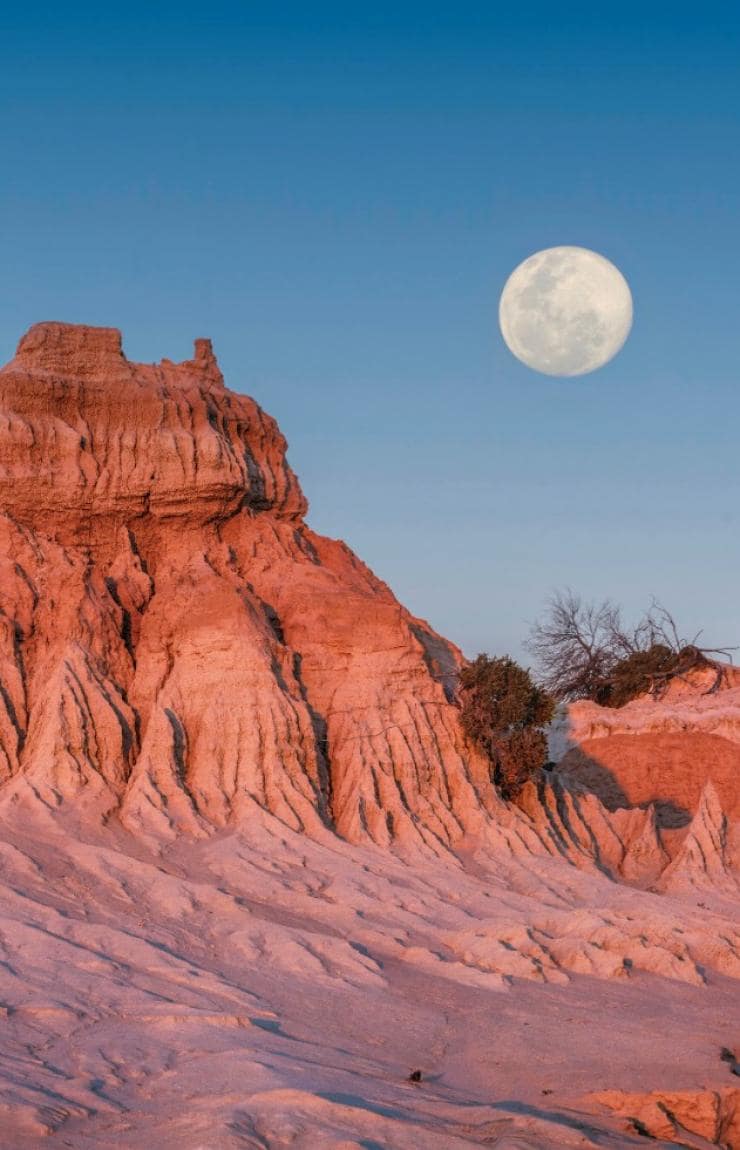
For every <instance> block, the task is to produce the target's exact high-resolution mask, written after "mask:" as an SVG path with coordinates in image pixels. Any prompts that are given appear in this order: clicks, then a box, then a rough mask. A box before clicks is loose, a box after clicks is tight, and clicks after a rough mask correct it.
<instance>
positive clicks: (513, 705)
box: [459, 654, 555, 798]
mask: <svg viewBox="0 0 740 1150" xmlns="http://www.w3.org/2000/svg"><path fill="white" fill-rule="evenodd" d="M459 702H460V721H461V724H462V728H463V730H464V731H465V734H466V735H467V736H468V738H469V739H470V740H471V742H473V743H475V745H476V746H477V747H479V748H480V750H482V751H483V752H484V754H485V755H486V756H487V757H488V759H489V762H490V764H491V777H492V779H493V782H494V783H495V784H496V786H498V787H499V789H500V790H501V793H502V794H503V795H504V797H505V798H513V797H514V796H515V795H516V794H517V793H518V792H519V791H520V790H521V788H522V786H523V785H524V783H525V782H526V781H527V779H529V778H531V777H532V775H533V774H534V773H535V772H536V771H537V770H538V769H539V768H540V767H542V766H543V764H544V763H545V761H546V760H547V739H546V737H545V735H544V732H543V731H542V730H541V729H540V728H542V727H543V726H544V725H545V724H546V723H549V721H550V719H551V718H552V716H553V712H554V709H555V704H554V701H553V699H552V698H551V696H550V695H548V694H547V692H546V691H544V690H543V689H542V688H541V687H538V686H537V684H536V683H535V682H534V680H533V679H532V676H531V675H530V673H529V671H527V670H525V669H524V668H523V667H520V666H519V664H518V663H515V662H514V660H513V659H511V658H509V656H508V655H503V656H500V657H498V658H490V657H489V656H488V655H484V654H482V655H478V657H477V659H474V660H473V661H472V662H471V663H468V664H467V665H466V666H465V667H463V669H462V670H461V672H460V677H459Z"/></svg>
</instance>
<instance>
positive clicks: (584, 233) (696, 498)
mask: <svg viewBox="0 0 740 1150" xmlns="http://www.w3.org/2000/svg"><path fill="white" fill-rule="evenodd" d="M8 8H15V11H12V10H11V11H8V10H7V9H8ZM152 8H156V11H152V10H151V9H152ZM505 8H508V5H507V6H504V5H499V4H493V5H491V4H480V5H476V4H466V3H457V4H455V5H452V4H450V5H445V6H435V5H433V4H432V5H430V4H425V5H415V4H408V3H403V0H399V3H398V4H396V5H394V6H393V7H392V8H391V6H389V5H388V6H386V5H383V4H373V5H370V4H365V3H358V4H351V5H347V4H343V5H339V4H337V5H330V4H324V3H321V2H317V3H314V4H310V5H309V4H305V3H302V4H279V5H276V4H269V5H268V4H250V3H239V4H236V3H224V2H222V0H213V2H212V3H210V4H209V5H207V6H204V5H200V4H199V5H195V4H192V5H191V4H188V3H180V4H178V5H176V6H175V5H170V4H168V3H166V2H165V3H161V4H157V5H154V6H145V5H143V4H140V3H137V2H133V3H128V4H125V5H123V4H117V3H112V4H109V5H97V4H96V5H93V4H76V3H69V4H64V5H58V4H57V5H54V6H52V5H44V4H33V3H31V4H29V5H28V6H26V7H24V8H23V9H21V6H20V5H18V6H9V5H6V6H4V7H3V13H2V15H1V16H0V260H1V261H2V262H1V266H2V271H3V287H2V295H1V298H0V359H2V361H6V360H7V359H9V358H10V357H11V355H12V352H13V349H14V347H15V344H16V342H17V339H18V337H19V336H20V334H21V333H22V332H23V331H24V330H25V329H26V328H27V327H28V326H29V325H30V324H31V323H33V322H36V321H39V320H44V319H59V320H66V321H70V322H83V323H91V324H105V325H114V326H117V327H120V328H121V329H122V330H123V333H124V346H125V348H126V352H127V354H128V355H129V357H130V358H133V359H140V360H144V361H151V360H156V359H160V358H162V357H164V356H167V357H170V358H173V359H184V358H187V357H189V355H190V352H191V346H192V339H193V338H194V337H196V336H202V335H205V336H210V337H211V338H212V339H213V340H214V343H215V347H216V351H217V353H218V355H219V359H220V362H221V365H222V368H223V370H224V373H225V375H226V380H227V383H228V384H229V385H230V386H231V387H232V388H234V389H235V390H239V391H246V392H248V393H250V394H252V395H254V396H255V398H256V399H257V400H258V401H259V402H260V403H261V404H262V406H263V407H265V408H266V409H267V410H268V411H269V412H270V413H271V414H273V415H274V416H276V418H277V419H278V421H279V423H280V426H281V428H282V429H283V431H284V432H285V434H286V436H287V437H288V440H289V443H290V459H291V462H292V464H293V466H294V468H295V469H296V471H297V472H298V474H299V476H300V479H301V482H302V484H303V487H304V489H305V491H306V494H307V495H308V498H309V501H310V503H311V511H310V514H309V522H310V523H311V525H312V526H313V527H314V528H315V529H317V530H319V531H322V532H324V533H326V534H329V535H332V536H337V537H341V538H344V539H345V540H347V542H348V543H349V544H350V545H351V546H352V547H354V548H355V550H356V551H357V552H358V553H359V555H360V556H361V557H362V558H363V559H364V560H365V561H366V562H368V563H369V564H370V565H371V566H372V567H373V569H374V570H375V571H376V573H377V574H378V575H380V576H381V577H382V578H384V579H385V580H387V581H388V582H389V583H390V585H391V586H392V587H393V589H394V590H395V592H396V593H397V594H398V596H399V598H401V599H402V601H404V602H405V603H406V604H407V606H409V607H410V608H411V609H412V610H413V611H415V612H416V613H417V614H420V615H422V616H424V617H426V618H428V619H429V621H430V622H431V623H432V624H433V625H434V626H435V627H436V628H437V629H438V630H440V631H442V632H443V633H445V634H446V635H448V636H449V637H450V638H452V639H453V640H455V641H456V642H458V643H460V645H461V646H462V647H463V649H464V650H465V651H466V653H468V654H475V653H476V652H477V651H478V650H482V649H484V650H488V651H491V652H500V653H502V652H505V651H511V652H512V653H513V654H515V655H517V656H519V655H521V654H522V647H521V643H522V640H523V638H524V637H525V635H526V631H527V627H528V623H529V622H530V621H531V620H533V619H534V618H535V617H536V616H537V615H538V613H539V612H540V610H541V608H542V605H543V601H544V600H545V598H546V597H547V595H548V594H549V593H550V592H551V591H553V590H554V589H555V588H557V587H562V586H564V585H570V586H572V587H574V588H576V589H578V590H580V591H582V592H583V593H584V594H585V595H586V596H593V597H602V596H610V597H612V598H614V599H615V600H617V601H619V602H622V603H623V604H624V605H625V607H626V609H627V613H628V614H630V613H632V612H634V611H637V610H639V608H640V607H642V606H643V605H646V604H647V603H648V602H649V599H650V597H651V596H652V595H657V596H659V597H660V598H661V599H662V600H664V601H665V603H666V604H667V605H668V606H669V607H670V608H671V609H672V610H673V612H674V614H675V615H676V617H677V618H678V619H679V621H680V622H681V623H682V625H683V630H684V631H685V632H686V633H693V632H694V631H695V630H697V629H698V628H700V627H704V628H705V632H704V634H705V638H706V641H707V642H708V643H709V642H711V643H731V642H735V641H737V642H740V611H738V605H737V604H738V571H740V479H739V477H738V431H739V429H740V395H739V390H738V367H739V365H740V227H739V226H738V224H739V221H740V80H739V66H738V60H740V14H738V11H737V8H736V6H735V5H733V4H731V3H726V4H713V3H711V2H710V3H704V4H702V5H701V6H699V5H694V4H692V5H682V4H680V3H675V4H672V5H670V6H669V5H667V4H665V5H664V4H662V3H659V2H658V3H651V4H642V5H637V4H631V3H621V4H619V5H612V4H610V3H606V4H603V5H600V6H596V5H593V4H591V5H588V6H587V5H585V4H580V3H570V4H569V3H562V4H552V3H549V4H544V3H529V4H526V3H525V4H522V5H520V6H519V7H518V9H517V12H516V13H514V12H507V11H505V10H504V9H505ZM556 244H577V245H582V246H584V247H589V248H593V249H595V250H596V251H599V252H601V253H603V254H604V255H605V256H607V257H608V258H609V259H610V260H612V261H613V262H614V263H616V265H617V266H618V267H619V268H620V270H621V271H622V272H623V274H624V275H625V276H626V278H627V280H628V281H629V283H630V287H631V289H632V293H633V297H634V304H635V320H634V327H633V330H632V334H631V336H630V338H629V340H628V342H627V344H626V346H625V348H624V349H623V351H622V352H621V353H620V355H619V356H618V357H617V358H616V359H615V360H614V361H613V362H612V363H611V364H609V365H607V366H606V367H605V368H604V369H602V370H601V371H599V372H597V373H595V374H593V375H587V376H584V377H580V378H577V379H564V380H559V379H552V378H548V377H545V376H540V375H537V374H535V373H533V372H531V371H529V370H528V369H527V368H526V367H524V366H523V365H522V364H520V363H519V362H518V361H516V360H515V359H514V358H513V357H512V356H511V355H510V353H509V352H508V351H507V350H506V348H505V346H504V345H503V343H502V341H501V338H500V335H499V332H498V326H497V308H498V298H499V294H500V291H501V288H502V287H503V284H504V282H505V280H506V278H507V276H508V275H509V273H510V272H511V271H512V269H513V268H514V267H515V266H516V264H518V263H519V262H520V261H521V260H522V259H524V258H525V257H526V256H528V255H530V254H531V253H532V252H534V251H536V250H538V249H540V248H543V247H548V246H551V245H556Z"/></svg>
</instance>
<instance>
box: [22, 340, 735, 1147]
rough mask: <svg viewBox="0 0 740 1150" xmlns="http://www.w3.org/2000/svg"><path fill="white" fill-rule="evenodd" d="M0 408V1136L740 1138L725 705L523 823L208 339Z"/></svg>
mask: <svg viewBox="0 0 740 1150" xmlns="http://www.w3.org/2000/svg"><path fill="white" fill-rule="evenodd" d="M0 396H1V397H2V413H1V414H0V501H1V503H2V508H3V511H4V514H3V515H2V516H0V537H1V539H2V546H1V547H0V564H1V565H2V566H1V569H0V688H1V689H0V856H1V857H2V875H3V885H2V888H1V892H2V893H1V898H0V1008H2V1010H3V1011H4V1017H3V1018H2V1019H0V1147H3V1150H4V1148H5V1147H6V1146H7V1147H8V1148H11V1147H12V1148H13V1150H15V1148H17V1150H28V1148H30V1147H36V1146H46V1145H52V1146H53V1145H59V1146H69V1147H79V1148H81V1150H84V1148H90V1147H96V1148H97V1147H111V1148H116V1147H120V1148H126V1150H136V1148H138V1147H144V1146H149V1145H150V1144H155V1145H157V1146H158V1147H161V1148H162V1150H168V1148H169V1147H172V1148H174V1147H177V1148H178V1150H205V1148H207V1150H214V1148H221V1147H253V1148H256V1147H260V1148H262V1150H272V1148H276V1150H277V1148H280V1147H293V1148H295V1150H313V1148H316V1150H322V1148H323V1147H334V1148H335V1150H337V1148H343V1150H349V1148H350V1147H352V1148H356V1150H380V1148H388V1150H411V1148H412V1147H413V1148H414V1150H417V1148H421V1147H430V1148H431V1150H437V1148H439V1150H443V1148H447V1147H449V1148H451V1150H454V1148H455V1147H458V1146H476V1145H483V1146H496V1147H498V1148H499V1150H507V1148H509V1150H512V1148H514V1147H518V1148H520V1150H526V1148H528V1150H550V1148H553V1150H554V1148H555V1147H571V1146H572V1147H588V1146H591V1147H597V1146H598V1147H628V1146H633V1145H635V1146H640V1145H644V1144H645V1142H644V1137H643V1136H641V1135H640V1134H639V1133H638V1130H639V1129H642V1130H643V1132H644V1133H645V1132H647V1133H651V1134H652V1135H654V1136H655V1137H656V1138H657V1139H658V1140H657V1141H656V1142H654V1144H655V1145H669V1144H671V1145H676V1144H679V1145H684V1146H694V1147H706V1146H708V1145H720V1146H726V1147H730V1148H733V1150H734V1148H736V1147H738V1146H740V1109H739V1108H738V1091H737V1087H736V1085H735V1084H736V1083H737V1084H738V1086H740V1078H738V1077H737V1075H735V1074H734V1073H733V1069H734V1065H733V1064H732V1063H731V1062H728V1061H727V1060H725V1061H723V1060H722V1059H721V1058H720V1053H721V1050H722V1048H723V1047H727V1048H729V1049H730V1050H732V1051H735V1052H736V1053H740V993H739V992H738V988H739V987H740V982H739V981H738V980H739V979H740V928H739V926H738V913H737V911H738V897H737V895H738V891H737V873H738V865H737V863H738V822H737V819H736V818H735V817H734V812H735V807H734V805H733V803H732V802H730V801H728V796H729V799H733V798H734V793H735V792H734V777H733V775H732V773H731V772H732V769H733V766H732V764H733V762H734V760H732V758H731V756H732V754H733V753H734V747H735V745H736V744H735V743H734V742H733V739H736V734H737V730H738V729H740V722H739V721H738V710H739V709H740V704H739V701H738V700H737V698H736V697H735V696H736V694H737V691H736V690H735V688H734V687H732V686H731V685H730V687H729V689H726V690H724V691H722V692H718V693H716V694H705V692H704V686H702V685H701V684H699V685H694V687H690V689H689V690H688V691H685V692H684V691H682V694H681V698H680V699H678V698H677V699H673V697H671V698H670V699H668V700H666V701H664V703H663V704H661V705H658V704H655V703H654V702H652V701H650V700H643V701H641V702H640V703H638V704H635V705H633V706H632V707H631V708H625V709H624V710H623V711H622V712H619V713H616V712H603V711H601V709H597V710H596V711H592V712H590V713H589V714H588V715H586V714H585V712H584V711H583V709H582V710H581V712H579V711H578V710H577V709H576V710H575V711H574V712H573V714H572V716H571V719H570V724H571V730H572V729H574V727H573V725H574V724H577V723H578V722H581V721H582V720H583V721H586V719H587V721H588V724H590V725H589V727H588V732H585V731H584V733H583V734H582V735H580V736H579V738H581V740H582V743H585V744H588V745H589V747H590V754H591V756H592V757H593V755H594V750H593V747H594V746H595V745H596V744H597V743H598V744H599V746H600V748H601V749H602V750H603V748H605V747H608V748H610V751H609V753H610V754H612V757H613V758H614V762H615V764H616V769H618V770H619V771H622V770H624V772H625V776H624V778H623V779H621V782H622V783H623V784H624V786H623V787H622V791H620V792H619V793H617V799H618V800H619V801H617V802H616V803H615V802H614V801H612V800H613V799H614V797H615V796H614V787H613V786H612V787H611V790H610V788H609V786H607V787H606V793H605V795H604V796H603V797H604V798H605V802H606V803H607V805H604V803H602V802H601V801H600V800H599V798H598V797H597V796H596V795H594V794H592V793H589V792H588V789H587V788H585V787H584V786H583V782H582V779H579V777H578V772H577V771H575V772H570V773H569V771H568V770H567V769H565V768H564V770H563V773H562V775H557V774H555V775H552V776H548V777H544V776H543V778H542V779H541V780H539V781H538V783H537V784H536V785H532V786H530V787H529V788H528V790H527V791H526V793H525V794H524V795H523V797H522V809H517V808H515V807H510V806H507V805H506V804H503V803H502V802H501V801H500V800H499V799H498V798H497V796H496V794H495V791H494V789H493V788H492V786H491V785H490V782H489V780H488V778H487V773H486V766H485V763H483V762H482V761H481V760H480V758H479V757H478V756H476V754H475V753H474V752H473V750H472V749H471V748H470V747H468V746H466V744H465V740H464V738H463V737H462V734H461V732H460V729H459V725H458V722H457V711H456V709H455V707H454V706H453V705H452V704H451V702H450V697H449V687H450V681H451V676H452V675H453V674H454V670H455V667H456V665H457V663H458V661H459V658H460V656H459V653H458V652H457V651H456V650H455V648H454V647H452V646H451V645H450V644H448V643H447V642H446V641H445V640H444V639H442V638H441V637H439V636H437V635H435V633H434V632H433V631H431V629H430V628H429V627H428V626H427V625H426V624H425V623H423V622H422V621H420V620H417V619H414V618H413V617H412V616H410V615H409V614H408V612H406V611H405V610H404V608H403V607H401V605H400V604H398V602H397V601H396V600H395V598H394V597H393V595H392V593H391V592H390V590H389V589H388V588H387V587H386V586H385V585H384V584H382V583H381V582H380V581H379V580H378V579H376V578H375V576H373V575H372V573H371V572H370V571H368V569H367V568H366V567H364V565H363V564H362V563H360V561H359V560H358V559H357V558H356V557H355V556H354V555H352V553H351V552H350V551H349V550H348V549H347V548H346V547H344V545H342V544H340V543H336V542H334V541H331V540H326V539H323V538H321V537H319V536H316V535H315V534H314V533H312V532H311V531H310V529H309V528H308V527H307V526H306V524H305V523H304V520H303V516H304V514H305V510H306V504H305V500H304V498H303V496H302V493H301V491H300V488H299V486H298V483H297V481H296V479H295V477H294V476H293V474H292V472H291V471H290V468H289V467H288V465H287V462H286V459H285V442H284V440H283V438H282V436H281V435H280V432H279V430H278V429H277V427H276V425H275V424H274V421H272V420H271V419H270V417H269V416H267V415H265V413H264V412H262V411H261V410H260V409H259V408H258V407H257V405H256V404H255V403H254V402H253V401H252V400H250V399H248V398H247V397H244V396H237V395H234V394H233V393H230V392H228V391H227V390H226V389H225V388H224V387H223V382H222V380H221V376H220V373H219V371H218V367H217V365H216V362H215V359H214V358H213V355H212V352H211V350H210V346H209V345H208V344H207V342H206V341H199V342H198V343H197V345H196V353H195V356H194V358H193V360H190V361H187V362H186V363H184V364H172V363H169V362H168V361H164V362H163V363H162V364H160V365H155V366H149V365H138V364H131V363H129V361H127V360H126V359H125V357H124V356H123V354H122V351H121V345H120V336H119V335H118V333H117V332H115V331H112V330H109V329H90V328H73V327H69V326H65V325H56V324H47V325H39V326H38V327H37V328H34V329H32V331H31V332H30V333H29V334H28V335H27V336H26V337H24V339H23V340H22V341H21V345H20V347H19V352H18V355H17V357H16V359H15V360H14V361H13V363H11V364H10V365H8V367H7V368H5V369H3V371H2V372H0ZM661 708H662V709H661ZM579 715H580V717H579ZM620 723H621V724H622V726H620ZM666 724H667V726H668V727H669V728H670V730H669V732H668V733H669V734H670V736H671V737H675V736H676V735H677V734H678V735H679V736H680V735H681V734H683V733H688V734H691V733H692V732H694V734H695V735H696V737H697V738H699V737H701V738H705V737H706V738H710V739H719V740H720V743H721V745H722V755H721V756H719V757H718V758H717V762H715V761H714V759H712V761H711V762H710V761H708V760H707V761H704V760H696V759H695V758H692V756H691V754H688V755H687V754H686V753H684V751H682V750H681V747H684V746H689V745H690V741H687V742H686V743H682V744H681V747H679V751H678V752H676V750H675V748H674V747H673V745H672V744H671V747H670V748H669V751H670V753H669V754H668V753H667V752H666V753H665V754H664V751H663V750H661V748H662V747H663V744H662V743H660V742H659V741H658V742H654V741H652V740H655V739H656V738H657V739H660V738H661V737H662V735H663V734H665V732H664V731H662V726H663V725H666ZM733 732H735V734H733ZM625 739H627V740H628V741H627V743H625ZM712 745H714V744H712ZM625 746H627V747H628V749H629V755H628V756H627V760H626V766H625V761H624V756H625V751H624V747H625ZM702 746H703V747H706V746H707V744H702ZM725 748H730V749H729V750H725ZM666 754H667V757H666ZM676 754H678V760H676ZM602 757H603V758H604V760H605V761H606V760H607V759H608V758H609V755H608V754H604V755H603V756H602ZM710 757H711V756H710ZM720 758H721V762H720V761H719V760H720ZM641 759H644V760H645V762H646V763H647V766H648V767H649V772H648V773H649V774H650V779H651V780H652V782H651V785H653V784H654V785H655V786H657V787H663V786H665V785H668V782H670V781H672V780H673V779H674V778H675V777H676V774H678V775H679V776H680V777H681V779H683V780H684V782H683V783H682V789H681V790H679V791H678V792H677V793H676V794H675V795H671V796H669V797H670V798H671V801H672V803H673V806H672V808H671V814H672V817H673V824H671V825H670V826H668V825H666V821H665V810H664V809H663V807H661V805H660V803H659V804H658V805H656V804H655V803H653V802H651V801H646V802H643V801H642V800H641V799H639V798H637V799H633V800H631V801H632V802H636V803H637V805H636V806H634V805H633V806H632V807H626V806H625V805H624V801H623V800H624V795H623V794H622V792H623V791H625V790H628V789H629V787H630V786H632V785H633V784H634V780H633V779H631V778H630V777H629V774H630V770H631V769H632V766H631V765H632V764H633V763H635V762H637V763H638V764H640V762H641ZM679 760H680V761H679ZM676 764H677V765H676ZM599 766H600V764H599V763H598V762H596V763H595V766H594V762H591V763H590V767H589V769H591V770H592V771H593V770H594V769H598V768H599ZM644 774H645V770H644V769H643V767H642V766H641V767H640V772H639V778H640V779H641V778H643V776H644ZM605 778H606V782H607V783H609V777H608V774H607V775H604V771H603V770H601V772H600V775H599V778H598V779H597V781H599V782H600V783H602V784H603V783H604V779H605ZM666 780H668V782H667V781H666ZM612 782H613V780H612ZM620 795H621V797H620ZM661 795H662V792H661V791H660V790H659V789H658V790H655V791H654V792H653V794H651V795H650V796H649V798H650V799H652V798H660V797H661ZM679 800H680V801H679ZM610 806H611V807H612V808H613V809H609V807H610ZM674 808H677V809H678V814H677V813H676V809H674ZM679 823H680V825H678V824H679ZM414 1069H420V1070H421V1071H422V1082H421V1083H420V1084H419V1085H418V1086H417V1085H413V1084H412V1083H410V1082H408V1081H407V1078H408V1075H409V1073H410V1071H412V1070H414Z"/></svg>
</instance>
